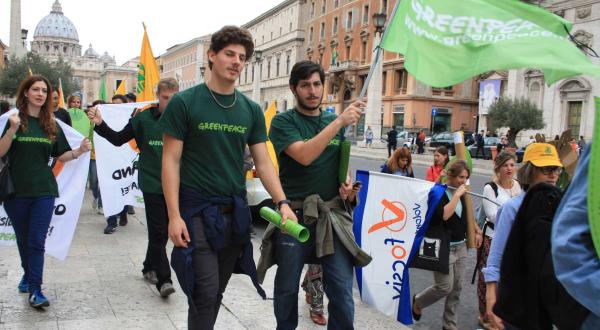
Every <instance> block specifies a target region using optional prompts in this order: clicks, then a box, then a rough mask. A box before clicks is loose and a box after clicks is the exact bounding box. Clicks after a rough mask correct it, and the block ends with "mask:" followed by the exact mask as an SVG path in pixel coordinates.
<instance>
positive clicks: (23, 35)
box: [21, 29, 29, 53]
mask: <svg viewBox="0 0 600 330" xmlns="http://www.w3.org/2000/svg"><path fill="white" fill-rule="evenodd" d="M27 32H29V30H27V29H21V39H23V52H24V53H27V41H26V40H27Z"/></svg>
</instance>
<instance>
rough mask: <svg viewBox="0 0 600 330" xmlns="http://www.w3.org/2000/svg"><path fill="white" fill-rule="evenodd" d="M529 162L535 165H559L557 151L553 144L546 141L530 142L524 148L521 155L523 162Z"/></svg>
mask: <svg viewBox="0 0 600 330" xmlns="http://www.w3.org/2000/svg"><path fill="white" fill-rule="evenodd" d="M527 162H531V163H532V164H533V165H535V166H537V167H545V166H560V167H563V165H562V164H561V163H560V158H558V152H556V148H554V146H553V145H551V144H548V143H532V144H530V145H528V146H527V149H525V155H523V163H527Z"/></svg>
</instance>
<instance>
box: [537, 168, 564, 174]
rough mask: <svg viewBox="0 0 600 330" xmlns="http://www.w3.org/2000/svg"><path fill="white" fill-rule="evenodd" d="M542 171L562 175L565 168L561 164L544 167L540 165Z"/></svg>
mask: <svg viewBox="0 0 600 330" xmlns="http://www.w3.org/2000/svg"><path fill="white" fill-rule="evenodd" d="M540 171H541V172H542V173H543V174H544V175H550V174H553V173H556V174H558V175H560V174H561V173H562V172H563V168H562V167H560V166H544V167H540Z"/></svg>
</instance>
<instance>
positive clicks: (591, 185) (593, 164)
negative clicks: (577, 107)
mask: <svg viewBox="0 0 600 330" xmlns="http://www.w3.org/2000/svg"><path fill="white" fill-rule="evenodd" d="M595 101H596V113H595V114H594V117H595V119H594V131H593V133H592V147H591V148H592V151H591V155H590V169H589V173H588V217H589V221H590V231H591V233H592V240H593V242H594V247H595V248H596V253H597V254H598V258H600V171H599V170H598V168H599V167H600V97H596V98H595Z"/></svg>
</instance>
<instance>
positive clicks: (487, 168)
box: [350, 145, 494, 176]
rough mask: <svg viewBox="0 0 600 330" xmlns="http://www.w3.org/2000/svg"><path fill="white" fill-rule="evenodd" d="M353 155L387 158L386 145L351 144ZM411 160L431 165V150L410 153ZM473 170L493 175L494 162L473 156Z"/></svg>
mask: <svg viewBox="0 0 600 330" xmlns="http://www.w3.org/2000/svg"><path fill="white" fill-rule="evenodd" d="M350 155H351V156H353V157H359V158H365V159H372V160H380V161H384V160H386V159H388V154H387V147H386V146H383V147H382V146H373V148H365V147H363V146H360V145H359V146H357V145H353V146H352V149H351V151H350ZM412 162H413V164H416V165H423V166H428V167H429V166H431V165H432V164H433V152H432V151H429V150H427V148H426V149H425V153H424V154H422V155H419V154H412ZM473 172H474V173H476V174H481V175H489V176H491V175H493V173H494V163H493V162H492V161H491V160H489V159H488V160H485V159H478V158H473Z"/></svg>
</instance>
